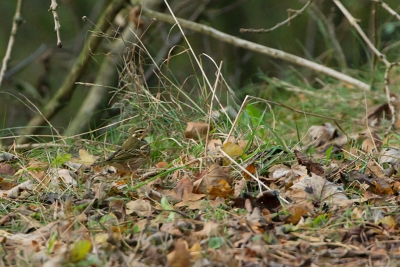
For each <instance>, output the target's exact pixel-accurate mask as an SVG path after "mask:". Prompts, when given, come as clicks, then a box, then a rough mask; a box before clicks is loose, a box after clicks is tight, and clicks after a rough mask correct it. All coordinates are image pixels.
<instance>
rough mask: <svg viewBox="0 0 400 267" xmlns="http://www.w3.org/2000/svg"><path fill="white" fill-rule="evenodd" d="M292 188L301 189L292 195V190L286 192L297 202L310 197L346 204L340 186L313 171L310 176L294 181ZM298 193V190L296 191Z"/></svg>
mask: <svg viewBox="0 0 400 267" xmlns="http://www.w3.org/2000/svg"><path fill="white" fill-rule="evenodd" d="M291 188H292V189H293V190H296V189H297V190H301V192H302V194H299V195H296V196H295V195H294V192H291V193H290V191H289V192H287V195H288V196H289V197H291V198H292V199H294V200H297V202H298V201H299V200H300V201H304V200H307V199H311V200H314V201H321V202H326V203H334V204H338V205H341V206H343V205H347V204H348V198H347V196H346V194H345V193H344V190H343V188H342V187H341V186H338V185H336V184H334V183H332V182H329V181H328V180H326V179H324V178H323V177H321V176H318V175H316V174H314V173H312V174H311V176H308V177H305V178H303V179H302V180H301V181H300V182H298V183H295V184H294V185H293V186H292V187H291ZM297 193H299V192H297Z"/></svg>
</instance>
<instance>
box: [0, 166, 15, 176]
mask: <svg viewBox="0 0 400 267" xmlns="http://www.w3.org/2000/svg"><path fill="white" fill-rule="evenodd" d="M15 172H16V171H15V169H14V168H13V167H12V166H11V164H8V163H7V164H1V165H0V174H5V175H10V176H13V175H14V174H15Z"/></svg>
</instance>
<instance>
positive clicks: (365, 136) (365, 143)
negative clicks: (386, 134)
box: [358, 129, 382, 153]
mask: <svg viewBox="0 0 400 267" xmlns="http://www.w3.org/2000/svg"><path fill="white" fill-rule="evenodd" d="M358 141H361V142H362V143H361V149H362V150H363V151H365V152H367V153H376V152H379V151H380V150H381V147H382V139H381V138H380V137H379V136H378V134H377V133H376V132H374V131H369V130H368V129H367V130H365V131H363V132H361V133H360V134H359V135H358Z"/></svg>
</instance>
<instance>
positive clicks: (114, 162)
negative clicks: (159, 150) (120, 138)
mask: <svg viewBox="0 0 400 267" xmlns="http://www.w3.org/2000/svg"><path fill="white" fill-rule="evenodd" d="M147 132H148V130H147V129H144V128H131V129H129V137H128V139H127V140H126V141H125V142H124V143H123V144H122V146H121V148H120V149H118V150H117V151H115V152H114V153H113V154H112V155H111V156H109V157H108V158H107V159H106V160H104V161H99V162H95V163H94V164H93V165H92V166H97V165H103V164H107V165H111V166H114V167H116V168H118V169H129V170H131V171H135V170H137V169H138V168H139V167H140V166H142V165H143V164H144V163H145V162H146V161H147V157H148V156H149V155H150V145H149V143H147V141H146V140H144V138H145V137H146V135H147Z"/></svg>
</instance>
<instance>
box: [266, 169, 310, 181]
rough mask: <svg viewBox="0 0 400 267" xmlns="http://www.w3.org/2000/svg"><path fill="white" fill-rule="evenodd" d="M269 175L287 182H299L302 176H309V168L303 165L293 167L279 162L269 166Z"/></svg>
mask: <svg viewBox="0 0 400 267" xmlns="http://www.w3.org/2000/svg"><path fill="white" fill-rule="evenodd" d="M268 171H269V177H270V178H272V179H276V180H278V181H281V180H284V181H285V182H286V183H291V182H297V181H299V179H300V178H301V177H304V176H307V168H306V167H305V166H303V165H294V166H292V167H291V168H290V167H288V166H286V165H283V164H277V165H274V166H272V167H271V168H269V170H268Z"/></svg>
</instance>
